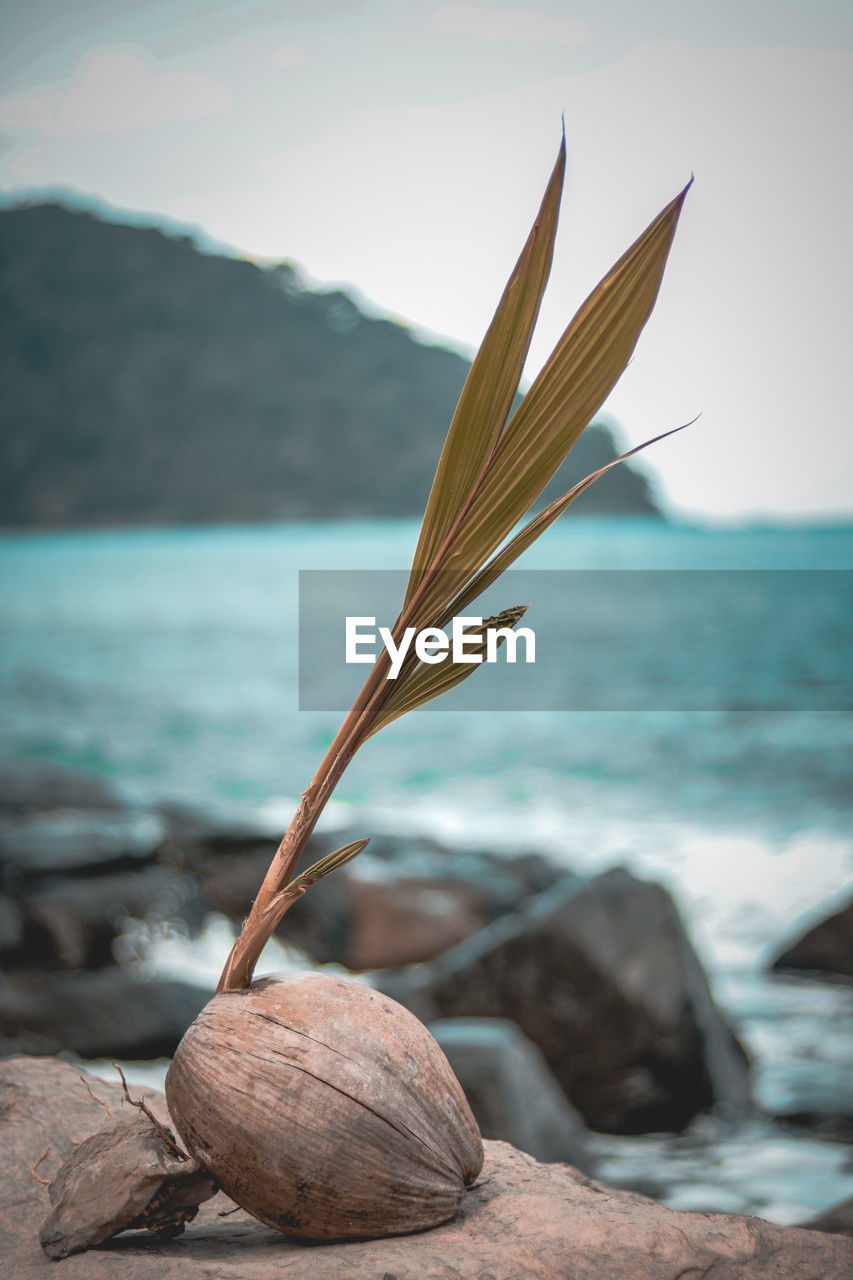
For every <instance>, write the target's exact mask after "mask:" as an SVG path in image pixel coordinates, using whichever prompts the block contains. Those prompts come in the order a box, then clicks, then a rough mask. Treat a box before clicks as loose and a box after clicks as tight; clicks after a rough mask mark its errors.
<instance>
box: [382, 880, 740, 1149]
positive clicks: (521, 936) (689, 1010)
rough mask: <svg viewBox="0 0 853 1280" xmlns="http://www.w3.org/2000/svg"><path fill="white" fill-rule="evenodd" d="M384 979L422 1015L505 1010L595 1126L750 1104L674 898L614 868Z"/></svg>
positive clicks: (674, 1119)
mask: <svg viewBox="0 0 853 1280" xmlns="http://www.w3.org/2000/svg"><path fill="white" fill-rule="evenodd" d="M373 980H374V981H375V983H376V985H377V986H379V987H380V988H381V989H382V990H383V991H385V992H386V994H388V995H390V996H392V997H393V998H394V999H397V1000H399V1001H400V1002H401V1003H402V1004H405V1005H407V1006H408V1007H409V1008H410V1009H412V1010H413V1012H414V1013H416V1014H417V1015H418V1017H420V1018H421V1019H422V1020H423V1021H427V1022H432V1021H435V1020H436V1019H438V1018H448V1017H483V1018H507V1019H509V1020H510V1021H512V1022H515V1023H516V1024H517V1025H518V1026H519V1027H520V1028H521V1030H522V1031H523V1032H524V1034H525V1035H526V1036H527V1037H528V1038H529V1039H530V1040H532V1041H533V1043H534V1044H535V1045H537V1047H538V1048H539V1049H540V1050H541V1052H542V1054H543V1056H544V1058H545V1060H546V1062H547V1063H548V1066H549V1067H550V1069H551V1071H552V1072H553V1073H554V1075H555V1076H556V1078H557V1080H558V1081H559V1083H560V1085H561V1086H562V1088H563V1089H564V1091H565V1093H566V1094H567V1096H568V1097H569V1099H570V1100H571V1102H572V1103H573V1104H574V1106H576V1107H577V1109H578V1110H579V1111H580V1113H581V1115H582V1116H583V1118H584V1120H585V1122H586V1124H587V1125H588V1126H589V1127H590V1128H592V1129H598V1130H601V1131H603V1132H612V1133H644V1132H650V1131H654V1130H673V1131H678V1130H681V1129H683V1128H684V1127H685V1126H686V1125H687V1124H688V1123H689V1121H690V1120H691V1119H692V1118H693V1117H694V1116H695V1115H696V1114H697V1113H698V1112H700V1111H702V1110H705V1109H707V1108H710V1107H712V1106H714V1105H715V1104H727V1105H729V1106H732V1107H744V1106H746V1105H748V1103H749V1073H748V1065H747V1061H746V1057H745V1054H744V1052H743V1050H742V1049H741V1047H740V1045H739V1044H738V1042H737V1040H736V1038H735V1036H734V1034H733V1032H732V1030H731V1028H730V1027H729V1026H728V1025H727V1024H726V1023H725V1021H724V1020H723V1018H722V1017H721V1015H720V1014H719V1012H718V1010H717V1008H716V1006H715V1004H714V1001H713V999H712V997H711V993H710V990H709V988H708V983H707V980H706V978H705V975H704V973H703V970H702V966H701V964H700V963H699V960H698V958H697V956H696V953H695V951H694V950H693V947H692V946H691V944H690V941H689V939H688V937H687V934H686V932H685V930H684V926H683V924H682V922H681V919H680V917H679V915H678V911H677V910H676V907H675V904H674V903H673V901H672V899H671V898H670V896H669V894H667V893H666V891H665V890H664V889H662V888H661V887H660V886H659V885H656V884H649V883H646V882H644V881H641V880H637V879H635V878H634V877H633V876H632V875H630V874H629V873H628V872H627V871H625V870H622V869H616V870H613V871H609V872H606V873H604V874H603V875H600V876H597V877H595V878H594V879H592V880H589V881H585V882H581V881H579V880H578V879H577V877H574V876H570V877H567V878H566V879H565V880H563V881H560V882H559V883H558V884H556V885H555V886H554V887H553V888H552V889H550V890H548V891H546V892H545V893H541V894H537V895H535V896H534V897H532V898H530V899H528V900H527V901H526V902H523V903H522V904H521V906H520V907H519V909H518V910H517V911H516V912H514V913H513V914H512V915H508V916H504V917H501V918H499V919H498V920H496V921H494V922H493V923H492V924H490V925H488V926H487V927H486V928H485V929H482V930H481V931H480V932H479V933H477V934H475V935H474V937H472V938H469V939H468V940H467V941H465V942H463V943H461V944H460V945H459V946H457V947H454V948H452V949H451V950H450V951H447V952H445V953H444V955H442V956H439V957H438V958H437V959H436V960H433V961H432V962H431V963H430V964H428V965H420V966H411V967H410V968H408V969H402V970H397V971H393V970H392V971H383V972H381V973H378V974H375V975H373Z"/></svg>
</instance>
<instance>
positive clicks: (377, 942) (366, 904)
mask: <svg viewBox="0 0 853 1280" xmlns="http://www.w3.org/2000/svg"><path fill="white" fill-rule="evenodd" d="M344 883H345V890H346V895H347V905H348V907H349V912H350V918H349V920H348V926H349V927H348V929H347V935H348V936H347V941H346V944H345V947H344V951H343V957H342V959H343V963H344V964H345V965H346V967H347V968H348V969H352V970H355V971H356V972H359V971H362V970H365V969H377V968H383V967H385V966H389V965H394V966H396V965H403V964H412V963H417V962H419V961H423V960H432V959H433V958H434V957H435V956H437V955H440V954H441V952H442V951H446V950H447V949H448V947H452V946H454V945H455V944H456V943H457V942H461V941H462V940H463V939H464V938H468V937H470V936H471V934H472V933H476V932H477V930H478V929H480V928H482V926H483V925H484V924H486V922H487V918H486V917H485V916H484V915H483V912H482V909H481V908H480V905H479V904H478V902H477V897H476V893H475V891H474V889H473V888H472V887H471V886H468V885H464V884H462V885H459V884H455V885H448V884H433V883H430V882H428V881H427V882H424V881H417V880H414V881H413V880H394V881H392V882H391V883H383V882H382V881H379V880H365V879H363V878H360V877H359V875H358V874H357V872H353V873H351V874H350V875H349V876H348V877H347V878H346V880H345V882H344Z"/></svg>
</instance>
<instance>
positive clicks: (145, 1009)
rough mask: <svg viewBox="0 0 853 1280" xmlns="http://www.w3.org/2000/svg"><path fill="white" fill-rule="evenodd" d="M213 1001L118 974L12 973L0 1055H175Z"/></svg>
mask: <svg viewBox="0 0 853 1280" xmlns="http://www.w3.org/2000/svg"><path fill="white" fill-rule="evenodd" d="M212 994H213V992H212V991H204V990H202V989H201V988H200V987H194V986H191V985H190V984H189V983H185V982H178V981H173V980H170V979H155V978H146V977H145V976H144V975H139V976H137V975H136V974H135V973H134V972H133V971H131V970H130V969H126V968H118V967H115V968H112V969H99V970H96V971H94V972H92V973H78V974H73V973H44V974H23V973H21V974H7V975H6V976H5V977H4V978H2V979H0V1054H10V1053H31V1054H45V1053H59V1052H61V1051H63V1050H70V1051H72V1052H73V1053H76V1054H79V1055H80V1057H81V1058H109V1057H115V1058H130V1059H134V1058H135V1059H139V1058H159V1057H165V1056H169V1055H171V1054H172V1053H173V1052H174V1050H175V1047H176V1046H177V1043H178V1041H179V1040H180V1038H181V1036H182V1035H183V1034H184V1032H185V1031H186V1029H187V1027H188V1026H189V1024H190V1023H191V1022H192V1020H193V1018H195V1016H196V1015H197V1014H198V1013H199V1012H200V1010H201V1009H202V1008H203V1006H204V1005H205V1004H206V1003H207V1001H208V1000H209V999H210V997H211V995H212Z"/></svg>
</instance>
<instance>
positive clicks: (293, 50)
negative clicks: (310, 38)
mask: <svg viewBox="0 0 853 1280" xmlns="http://www.w3.org/2000/svg"><path fill="white" fill-rule="evenodd" d="M270 57H271V58H272V60H273V62H274V63H275V65H276V66H277V67H284V69H285V71H290V70H291V69H292V68H293V67H298V66H299V64H300V63H302V62H304V61H305V50H304V49H303V48H302V46H301V45H298V44H281V45H279V46H278V48H277V49H273V51H272V53H271V54H270Z"/></svg>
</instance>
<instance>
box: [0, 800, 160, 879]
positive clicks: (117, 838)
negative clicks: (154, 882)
mask: <svg viewBox="0 0 853 1280" xmlns="http://www.w3.org/2000/svg"><path fill="white" fill-rule="evenodd" d="M165 834H166V828H165V825H164V823H163V821H162V819H160V818H158V817H157V815H156V814H153V813H149V812H147V811H146V810H133V809H129V810H124V811H121V812H117V811H116V812H114V811H101V810H87V809H52V810H51V811H50V812H48V813H43V814H36V815H28V816H23V817H22V816H18V817H13V818H10V817H5V818H2V819H0V862H2V863H4V864H5V875H6V882H7V884H8V885H9V887H10V888H13V889H14V888H16V887H18V886H21V885H24V884H26V883H27V882H28V881H31V880H33V879H37V878H38V877H39V876H43V875H49V874H56V873H63V874H66V875H68V874H78V873H80V872H87V871H91V870H93V869H95V870H99V871H104V870H106V869H112V870H119V869H121V868H124V867H128V866H141V865H143V864H144V863H146V862H152V861H153V860H154V858H155V856H156V852H157V846H158V845H159V844H160V842H161V841H162V840H163V838H164V836H165Z"/></svg>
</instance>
